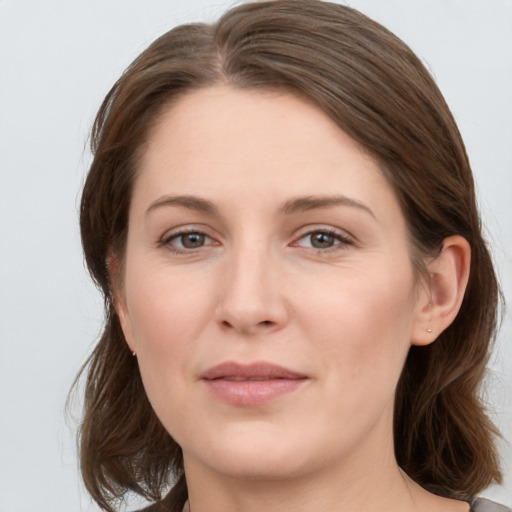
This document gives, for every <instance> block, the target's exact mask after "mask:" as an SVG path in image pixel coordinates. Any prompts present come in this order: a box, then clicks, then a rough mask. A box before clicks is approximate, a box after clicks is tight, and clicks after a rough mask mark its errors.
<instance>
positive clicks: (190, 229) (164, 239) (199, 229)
mask: <svg viewBox="0 0 512 512" xmlns="http://www.w3.org/2000/svg"><path fill="white" fill-rule="evenodd" d="M208 231H209V230H207V229H205V227H203V226H198V225H194V224H186V225H184V226H177V227H175V228H172V229H168V230H167V231H165V232H164V234H163V235H162V236H161V237H160V238H159V239H158V241H157V245H158V247H163V246H168V245H170V242H171V240H173V239H175V238H178V237H180V236H183V235H188V234H191V233H197V234H200V235H204V237H205V238H207V239H209V240H211V241H213V242H214V243H213V244H212V243H208V244H205V245H204V246H203V247H211V246H212V245H220V243H219V242H218V241H217V240H216V239H215V237H214V236H212V235H211V234H209V233H208ZM174 249H175V250H176V251H183V252H188V251H192V249H180V248H179V247H175V248H174Z"/></svg>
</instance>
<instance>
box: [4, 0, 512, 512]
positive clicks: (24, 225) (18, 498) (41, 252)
mask: <svg viewBox="0 0 512 512" xmlns="http://www.w3.org/2000/svg"><path fill="white" fill-rule="evenodd" d="M349 3H350V5H352V6H354V7H356V8H359V9H361V10H362V11H363V12H365V13H366V14H368V15H370V16H371V17H374V18H375V19H377V20H378V21H380V22H382V23H383V24H384V25H386V26H387V27H389V28H390V29H391V30H393V31H394V32H395V33H397V34H398V35H399V36H401V37H402V38H403V39H404V40H405V41H406V42H407V43H409V44H410V45H411V46H412V48H413V49H414V50H415V51H416V52H417V53H418V54H419V56H420V57H421V58H423V60H424V61H425V62H426V63H427V65H428V67H429V69H430V70H431V71H432V73H433V74H434V76H435V77H436V79H437V81H438V83H439V85H440V87H441V90H442V91H443V92H444V94H445V96H446V98H447V100H448V103H449V104H450V106H451V107H452V110H453V112H454V114H455V117H456V118H457V121H458V123H459V126H460V129H461V131H462V133H463V136H464V137H465V141H466V143H467V148H468V152H469V155H470V158H471V161H472V164H473V168H474V172H475V175H476V179H477V183H478V190H479V198H480V203H481V208H482V213H483V219H484V222H485V225H486V228H487V230H488V236H489V239H490V242H491V246H492V249H493V252H494V256H495V260H496V263H497V266H498V270H499V273H500V276H501V281H502V284H503V288H504V291H505V295H506V296H507V297H508V300H509V302H512V286H511V285H512V206H511V202H512V122H511V114H512V1H511V0H489V1H486V2H482V1H481V0H352V1H350V2H349ZM232 4H233V3H232V2H230V1H226V0H217V1H213V0H149V1H148V0H145V1H143V0H44V1H41V0H0V512H28V511H30V512H70V511H79V510H91V511H93V510H97V508H96V507H94V506H93V505H91V503H90V500H89V498H88V497H87V496H86V495H85V493H84V491H83V489H82V488H81V484H80V480H79V476H78V472H77V457H76V450H75V445H74V428H75V424H74V423H73V419H72V418H71V419H68V421H67V422H66V419H65V415H64V403H65V399H66V394H67V391H68V389H69V387H70V385H71V382H72V380H73V377H74V375H75V373H76V371H77V370H78V368H79V366H80V365H81V363H82V362H83V361H84V359H85V357H86V355H87V354H88V352H89V350H90V348H91V347H92V343H93V340H94V339H95V337H96V336H97V334H98V332H99V330H100V325H101V314H102V310H101V301H100V297H99V295H98V294H97V293H96V291H95V290H94V288H93V286H92V284H91V283H90V282H89V279H88V277H87V276H86V274H85V271H84V266H83V263H82V256H81V250H80V244H79V236H78V229H77V202H78V199H77V198H78V196H79V190H80V186H81V183H82V182H83V179H84V174H85V172H86V169H87V164H88V162H89V160H90V156H89V153H88V152H87V151H86V150H85V143H86V139H87V135H88V131H89V129H90V126H91V123H92V120H93V116H94V113H95V111H96V109H97V108H98V106H99V104H100V101H101V99H102V98H103V96H104V95H105V94H106V92H107V91H108V89H109V88H110V86H111V85H112V84H113V82H114V80H115V79H116V78H117V77H118V75H119V74H120V73H121V72H122V70H123V69H124V68H125V67H126V66H127V65H128V64H129V63H130V62H131V60H132V59H133V58H134V57H135V56H136V55H137V54H138V53H139V52H140V51H141V50H142V49H143V48H144V47H145V46H146V45H147V44H149V43H150V42H151V41H152V40H153V39H154V38H155V37H156V36H158V35H160V34H161V33H163V32H164V31H166V30H168V29H169V28H171V27H172V26H174V25H176V24H178V23H183V22H188V21H195V20H213V19H214V18H215V17H216V16H217V15H218V14H220V13H221V12H222V11H224V9H225V8H226V7H228V6H230V5H232ZM511 334H512V318H511V314H510V306H509V307H508V312H507V315H506V318H505V321H504V325H503V329H502V331H501V335H500V337H499V343H498V347H497V351H496V355H495V357H494V359H493V365H492V368H493V372H492V374H491V378H490V379H489V388H488V393H487V394H488V398H489V401H490V403H491V405H492V409H493V410H494V413H493V414H494V417H495V419H496V421H497V423H498V424H499V425H500V427H501V428H502V430H503V433H504V436H505V439H506V441H507V442H508V444H507V442H505V441H504V442H503V447H502V455H503V463H504V470H505V484H504V486H503V487H501V488H494V489H491V490H489V491H487V492H486V495H488V496H491V497H494V498H495V499H497V500H500V501H502V502H504V503H506V504H508V505H509V506H512V492H511V491H512V450H511V447H510V443H511V441H512V397H511V395H512V345H511ZM79 410H80V401H79V400H76V401H75V402H74V403H73V407H72V411H74V412H75V414H78V412H79Z"/></svg>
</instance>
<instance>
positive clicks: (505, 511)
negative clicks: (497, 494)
mask: <svg viewBox="0 0 512 512" xmlns="http://www.w3.org/2000/svg"><path fill="white" fill-rule="evenodd" d="M471 512H512V509H510V508H508V507H505V506H504V505H500V504H498V503H495V502H494V501H491V500H487V499H485V498H475V499H474V500H473V501H472V502H471Z"/></svg>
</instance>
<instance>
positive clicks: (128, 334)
mask: <svg viewBox="0 0 512 512" xmlns="http://www.w3.org/2000/svg"><path fill="white" fill-rule="evenodd" d="M107 266H108V271H109V279H110V288H111V293H112V303H113V306H114V309H115V311H116V314H117V316H118V318H119V323H120V324H121V329H122V330H123V334H124V338H125V340H126V343H127V344H128V347H129V348H130V350H131V352H132V353H133V355H135V354H136V347H135V340H134V338H133V332H132V327H131V321H130V315H129V313H128V307H127V304H126V296H125V293H124V287H123V285H122V281H121V280H122V271H121V269H120V261H119V257H118V256H117V255H115V254H114V253H112V252H111V253H109V255H108V257H107Z"/></svg>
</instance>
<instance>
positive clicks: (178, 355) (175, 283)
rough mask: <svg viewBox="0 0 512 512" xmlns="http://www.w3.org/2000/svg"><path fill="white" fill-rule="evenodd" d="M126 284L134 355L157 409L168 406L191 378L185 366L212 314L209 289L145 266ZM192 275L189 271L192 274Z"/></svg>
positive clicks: (189, 360) (179, 276)
mask: <svg viewBox="0 0 512 512" xmlns="http://www.w3.org/2000/svg"><path fill="white" fill-rule="evenodd" d="M127 275H131V276H133V278H132V279H131V281H128V282H127V283H126V288H127V290H126V294H127V297H128V301H127V306H128V312H129V316H130V321H131V328H132V333H133V338H134V341H135V346H136V351H137V359H138V363H139V367H140V371H141V375H142V379H143V382H144V386H145V388H146V392H147V394H148V397H149V400H150V401H151V403H152V404H153V406H154V408H155V410H156V412H157V414H158V413H159V411H161V410H162V406H163V404H164V405H165V404H166V405H165V407H164V409H166V408H168V407H170V406H172V404H173V403H175V400H170V398H171V396H170V395H172V397H177V398H179V397H180V396H181V395H183V393H184V388H183V386H185V385H186V384H187V383H188V381H185V380H184V376H185V378H186V379H188V380H190V379H191V378H192V377H191V376H190V371H188V372H187V369H188V370H189V368H190V366H191V364H192V362H193V361H194V357H196V356H197V353H196V352H197V347H196V345H195V343H194V340H196V339H197V338H198V336H199V333H200V332H202V331H203V330H204V327H205V323H206V322H208V320H209V319H210V318H211V316H212V315H213V311H214V309H213V308H214V304H213V290H212V287H211V286H209V285H208V283H207V282H204V281H203V282H202V283H200V286H195V283H197V280H195V279H193V278H192V279H191V276H187V277H184V276H183V275H179V274H178V273H174V274H173V273H171V272H169V269H165V268H163V269H148V268H147V267H146V269H145V272H144V273H143V274H142V275H139V276H138V277H137V275H136V273H135V272H132V274H127ZM192 277H193V276H192Z"/></svg>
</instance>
